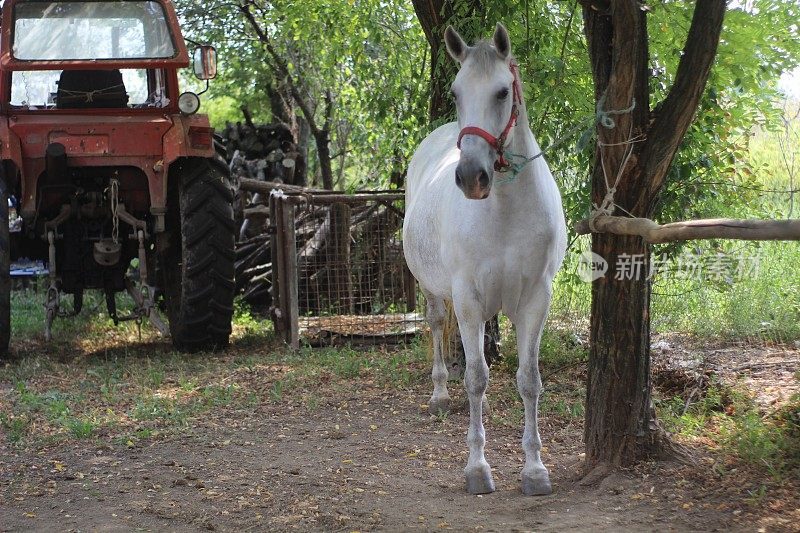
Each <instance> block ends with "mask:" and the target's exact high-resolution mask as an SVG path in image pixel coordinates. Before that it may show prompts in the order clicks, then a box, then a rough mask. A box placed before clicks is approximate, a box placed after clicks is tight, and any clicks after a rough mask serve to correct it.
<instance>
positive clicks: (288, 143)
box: [221, 107, 305, 185]
mask: <svg viewBox="0 0 800 533" xmlns="http://www.w3.org/2000/svg"><path fill="white" fill-rule="evenodd" d="M242 113H243V114H244V118H245V121H244V123H242V122H237V123H235V124H234V123H231V122H228V123H227V124H226V126H225V129H224V130H223V131H222V132H221V136H222V141H223V143H224V144H225V148H226V149H227V153H228V158H229V160H228V164H229V165H230V169H231V176H232V177H233V179H234V182H236V181H237V180H238V179H242V178H245V179H255V180H259V181H277V182H282V183H289V184H296V185H303V184H304V180H305V161H304V158H303V157H302V155H301V154H300V152H299V151H298V149H297V144H296V141H295V139H294V137H293V136H292V132H291V131H290V130H289V128H288V127H287V126H286V125H284V124H280V123H277V124H255V123H254V122H253V117H252V115H251V113H250V111H249V110H248V109H247V108H246V107H242Z"/></svg>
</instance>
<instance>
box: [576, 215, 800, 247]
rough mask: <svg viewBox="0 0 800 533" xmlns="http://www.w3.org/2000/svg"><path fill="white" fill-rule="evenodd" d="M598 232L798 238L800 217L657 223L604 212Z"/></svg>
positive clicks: (675, 237)
mask: <svg viewBox="0 0 800 533" xmlns="http://www.w3.org/2000/svg"><path fill="white" fill-rule="evenodd" d="M594 227H595V229H596V230H597V232H599V233H613V234H615V235H638V236H640V237H642V238H643V239H644V240H646V241H647V242H649V243H653V244H658V243H664V242H675V241H689V240H693V239H737V240H744V241H798V240H800V220H742V219H735V218H712V219H705V220H687V221H684V222H673V223H671V224H663V225H662V224H657V223H655V222H653V221H652V220H650V219H648V218H626V217H614V216H607V215H601V216H599V217H597V218H596V219H595V221H594ZM575 231H576V232H577V233H578V235H588V234H590V233H592V230H591V228H590V227H589V220H588V219H586V220H581V221H580V222H578V224H576V226H575Z"/></svg>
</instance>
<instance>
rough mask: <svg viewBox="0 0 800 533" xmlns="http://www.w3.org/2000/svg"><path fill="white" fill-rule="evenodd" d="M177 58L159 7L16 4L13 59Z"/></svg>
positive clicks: (143, 4)
mask: <svg viewBox="0 0 800 533" xmlns="http://www.w3.org/2000/svg"><path fill="white" fill-rule="evenodd" d="M176 54H177V47H176V46H175V41H174V39H173V36H172V35H171V33H170V31H169V25H168V23H167V18H166V14H165V13H164V8H163V7H162V6H161V4H160V3H159V2H142V1H126V2H118V1H117V2H114V1H111V2H96V1H90V2H41V1H36V2H20V3H18V4H16V5H15V6H14V34H13V55H14V58H15V59H17V60H22V61H81V60H114V59H117V60H126V59H128V60H130V59H165V58H172V57H174V56H175V55H176Z"/></svg>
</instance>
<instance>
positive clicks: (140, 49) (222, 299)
mask: <svg viewBox="0 0 800 533" xmlns="http://www.w3.org/2000/svg"><path fill="white" fill-rule="evenodd" d="M1 29H2V39H1V40H0V106H1V107H0V115H1V116H0V159H1V160H2V164H1V165H0V221H2V222H0V356H2V355H3V354H5V353H7V351H8V345H9V337H10V311H11V306H10V276H9V266H10V264H11V262H12V261H14V260H16V259H17V258H22V257H25V258H29V259H33V260H41V261H43V262H46V266H47V269H48V271H49V272H48V274H49V287H48V290H47V296H46V302H45V308H46V313H47V314H46V317H47V318H46V324H45V334H46V336H47V338H48V339H49V338H50V337H51V333H50V331H51V325H52V322H53V320H54V319H55V318H56V317H64V316H71V315H74V314H77V313H79V312H80V310H81V306H82V302H83V294H84V291H85V290H86V289H100V290H102V291H103V292H104V293H105V295H106V303H107V306H108V311H109V314H110V315H111V317H112V318H113V319H114V321H115V322H117V321H118V320H124V319H132V318H138V319H142V318H145V317H149V318H151V319H152V321H153V323H154V324H155V325H156V326H157V327H160V329H163V330H166V326H164V325H163V323H161V321H160V320H159V319H158V316H157V313H156V308H159V307H160V308H161V309H163V310H164V311H165V312H166V315H167V317H168V319H169V333H170V334H171V336H172V342H173V344H174V346H175V347H176V348H178V349H181V350H187V351H195V350H199V349H211V348H214V347H222V346H225V345H227V343H228V338H229V336H230V333H231V316H232V313H233V293H234V281H233V276H234V240H235V230H234V221H233V208H232V201H233V189H232V186H231V182H230V176H229V171H228V166H227V164H226V163H225V159H224V157H223V156H224V153H221V151H222V149H221V147H220V145H219V144H218V143H217V142H216V140H215V138H214V130H213V129H212V128H211V127H210V126H209V122H208V117H207V116H205V115H200V114H196V112H197V110H198V108H199V106H200V100H199V98H198V96H197V95H196V94H194V93H191V92H185V93H183V94H181V93H180V92H179V87H178V85H179V83H178V81H179V77H178V70H179V69H182V68H185V67H189V66H190V57H189V52H188V51H187V48H186V43H185V42H184V39H183V37H182V35H181V31H180V27H179V23H178V18H177V16H176V14H175V9H174V7H173V5H172V3H171V2H170V0H125V1H119V0H107V1H96V0H95V1H55V2H49V1H41V0H36V1H34V0H6V1H5V3H4V5H3V7H2V26H1ZM192 59H193V61H192V62H191V64H192V66H193V69H194V73H195V75H197V77H199V78H200V79H202V80H206V83H208V81H207V80H209V79H211V78H213V77H214V76H215V75H216V53H215V51H214V49H213V48H212V47H210V46H198V48H197V49H196V50H195V51H194V54H193V57H192ZM201 94H202V93H201ZM9 213H11V220H9V223H10V224H11V231H9V223H6V222H5V221H6V220H7V219H9ZM17 217H19V218H17ZM122 291H128V292H129V293H130V294H131V296H132V297H133V301H134V303H135V308H134V310H133V311H132V313H131V315H129V316H126V317H121V316H118V314H117V308H116V294H117V293H118V292H122ZM64 294H71V295H73V302H72V306H71V309H69V310H65V306H63V305H62V296H63V295H64Z"/></svg>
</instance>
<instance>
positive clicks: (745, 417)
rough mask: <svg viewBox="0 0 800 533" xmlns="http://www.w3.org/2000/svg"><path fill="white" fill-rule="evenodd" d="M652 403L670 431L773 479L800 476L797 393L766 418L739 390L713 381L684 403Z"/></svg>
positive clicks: (673, 400)
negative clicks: (701, 441) (700, 441)
mask: <svg viewBox="0 0 800 533" xmlns="http://www.w3.org/2000/svg"><path fill="white" fill-rule="evenodd" d="M654 401H655V404H656V408H657V413H658V417H659V419H660V420H661V422H662V423H663V424H664V425H665V427H666V428H667V429H668V430H669V431H671V432H673V433H676V434H679V435H682V436H684V437H690V438H692V437H703V438H706V439H709V440H711V441H712V442H714V443H715V445H716V447H717V450H718V452H719V453H721V454H722V455H724V456H726V457H729V458H735V459H737V460H740V461H743V462H744V463H747V464H749V465H751V466H754V467H756V468H759V469H763V470H765V471H766V472H767V473H768V474H769V475H771V476H772V477H773V478H776V479H780V478H782V477H784V476H786V475H789V474H791V473H794V474H795V475H797V474H800V395H795V396H794V397H793V398H792V400H791V401H790V402H789V404H787V405H786V406H784V407H783V408H781V409H780V410H778V411H777V412H774V413H771V414H768V415H764V414H762V413H761V412H759V410H758V406H757V405H756V404H755V403H754V402H753V400H752V398H751V397H750V396H749V395H748V394H747V393H745V392H744V391H742V390H740V389H737V388H734V387H726V386H724V385H721V384H719V383H718V382H714V381H712V383H711V385H710V386H709V387H708V389H707V390H706V391H705V392H704V393H703V395H702V396H701V397H700V398H698V399H697V400H696V401H693V402H692V403H690V404H689V405H686V402H685V401H684V399H683V398H680V397H674V398H668V399H658V398H656V399H654ZM720 473H722V474H724V473H725V471H724V469H722V470H720Z"/></svg>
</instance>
